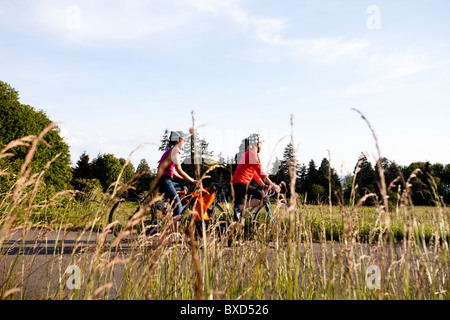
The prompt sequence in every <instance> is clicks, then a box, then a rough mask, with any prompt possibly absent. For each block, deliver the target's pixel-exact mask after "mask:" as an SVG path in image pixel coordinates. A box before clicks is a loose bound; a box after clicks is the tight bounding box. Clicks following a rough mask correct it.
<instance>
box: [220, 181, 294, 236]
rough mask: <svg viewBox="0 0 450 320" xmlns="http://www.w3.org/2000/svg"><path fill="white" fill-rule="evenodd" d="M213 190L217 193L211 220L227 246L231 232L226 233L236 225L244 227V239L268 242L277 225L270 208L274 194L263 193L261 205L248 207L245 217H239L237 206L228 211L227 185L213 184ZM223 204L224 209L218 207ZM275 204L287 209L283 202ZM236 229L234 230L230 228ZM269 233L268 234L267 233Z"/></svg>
mask: <svg viewBox="0 0 450 320" xmlns="http://www.w3.org/2000/svg"><path fill="white" fill-rule="evenodd" d="M213 185H214V186H215V189H216V190H218V191H219V194H218V195H217V194H216V200H215V203H214V206H213V208H212V210H211V211H212V212H211V220H212V221H213V223H214V226H215V228H216V229H218V230H219V232H220V235H221V236H226V237H228V244H230V242H231V239H230V238H233V237H234V236H235V235H233V231H231V232H230V231H228V230H229V229H230V227H237V228H239V227H238V224H240V225H241V226H243V227H244V238H247V239H249V238H255V237H259V238H260V239H262V240H266V241H268V240H270V239H271V237H272V234H271V231H273V230H275V229H274V228H273V227H274V226H275V224H276V223H277V220H276V219H275V217H274V215H273V212H272V209H271V207H273V205H274V202H273V201H272V197H273V196H274V195H275V194H276V193H275V192H272V193H269V194H268V193H267V192H264V197H263V205H262V206H260V207H250V208H248V209H247V210H246V215H245V216H244V217H242V216H241V213H240V210H239V208H238V206H237V205H234V206H233V211H231V210H230V208H229V205H228V201H227V198H228V194H227V192H226V189H227V187H229V186H230V185H229V184H217V183H215V184H213ZM220 203H224V206H223V207H224V208H225V209H224V208H222V206H221V205H220ZM277 204H278V205H280V206H281V207H283V209H285V210H286V209H287V205H286V203H285V202H284V201H277ZM275 209H276V208H275ZM232 229H236V228H232ZM268 231H270V232H268Z"/></svg>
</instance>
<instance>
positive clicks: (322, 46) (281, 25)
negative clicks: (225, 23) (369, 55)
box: [188, 0, 370, 60]
mask: <svg viewBox="0 0 450 320" xmlns="http://www.w3.org/2000/svg"><path fill="white" fill-rule="evenodd" d="M188 3H190V4H191V5H193V6H194V7H196V8H197V9H199V10H201V11H206V12H209V13H214V14H216V15H218V14H224V15H225V16H228V17H230V18H231V19H232V20H233V21H234V22H235V23H237V24H239V25H240V26H241V27H242V28H244V29H245V30H249V31H250V32H253V33H254V34H255V36H256V37H257V38H258V39H259V40H260V41H262V42H264V43H266V44H269V45H271V46H279V47H285V48H287V49H290V50H293V51H294V52H297V53H301V54H308V55H315V56H317V55H320V56H322V57H323V58H326V59H328V60H332V59H336V58H339V57H343V56H357V55H359V54H360V53H361V52H362V50H363V49H365V48H367V47H368V46H369V45H370V42H369V41H368V40H365V39H363V40H358V39H353V40H347V39H344V38H342V37H335V38H310V39H305V38H286V37H284V36H283V34H282V31H284V30H286V29H288V28H289V25H288V19H286V18H266V17H260V16H256V15H250V14H248V13H247V12H246V11H245V10H243V9H242V8H241V6H239V1H231V0H221V1H208V0H189V1H188Z"/></svg>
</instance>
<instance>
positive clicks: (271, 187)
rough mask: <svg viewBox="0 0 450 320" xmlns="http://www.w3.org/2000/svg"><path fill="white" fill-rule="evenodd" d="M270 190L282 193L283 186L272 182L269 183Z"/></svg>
mask: <svg viewBox="0 0 450 320" xmlns="http://www.w3.org/2000/svg"><path fill="white" fill-rule="evenodd" d="M269 190H273V191H275V192H276V193H280V191H281V188H280V186H279V185H277V184H275V183H272V184H270V185H269Z"/></svg>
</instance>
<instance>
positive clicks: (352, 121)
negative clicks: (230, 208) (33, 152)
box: [0, 0, 450, 174]
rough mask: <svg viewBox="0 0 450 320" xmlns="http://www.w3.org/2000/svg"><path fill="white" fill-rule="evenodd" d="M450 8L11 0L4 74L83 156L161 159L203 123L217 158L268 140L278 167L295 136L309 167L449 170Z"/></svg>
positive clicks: (266, 158) (222, 0)
mask: <svg viewBox="0 0 450 320" xmlns="http://www.w3.org/2000/svg"><path fill="white" fill-rule="evenodd" d="M448 12H450V2H449V1H447V0H433V1H411V0H409V1H402V0H396V1H377V0H371V1H363V0H358V1H356V0H341V1H339V0H314V1H312V0H309V1H306V0H305V1H301V0H296V1H294V0H283V1H269V0H148V1H140V0H133V1H116V0H112V1H111V0H108V1H102V0H96V1H84V0H71V1H64V0H62V1H55V0H53V1H43V0H29V1H27V0H15V1H7V0H0V80H1V81H4V82H7V83H9V84H10V85H11V86H12V87H14V88H15V89H16V90H18V91H19V94H20V101H21V102H22V103H23V104H28V105H31V106H33V107H34V108H35V109H39V110H44V111H45V112H46V113H47V115H48V116H49V118H50V119H51V120H53V121H57V122H59V127H60V129H61V135H62V136H64V137H65V139H66V141H67V143H68V144H69V145H70V151H71V158H72V163H76V161H77V160H78V159H79V157H80V155H81V154H82V153H83V152H86V153H87V154H88V155H89V156H90V158H91V159H94V158H95V157H96V156H98V155H99V154H106V153H112V154H114V155H115V156H116V157H123V158H126V159H128V158H129V157H130V160H131V162H132V163H133V164H134V165H135V166H137V164H138V163H139V161H140V160H141V159H143V158H145V159H146V160H147V162H148V163H149V165H150V167H151V168H155V167H156V166H157V161H158V160H159V158H160V157H161V152H160V151H158V146H159V144H160V140H161V138H162V136H163V133H164V130H165V129H168V130H174V131H175V130H182V131H188V130H189V128H190V127H192V126H193V125H194V126H195V127H196V128H197V129H198V132H199V134H200V136H201V137H202V138H204V139H205V140H206V141H207V142H208V143H209V149H210V151H213V152H214V153H213V156H214V157H217V156H218V155H219V154H221V155H222V156H223V157H224V158H227V157H233V156H234V154H235V153H236V152H237V150H238V147H239V144H240V142H241V140H242V139H243V138H245V137H246V136H248V135H249V134H251V133H260V134H262V136H263V138H264V140H265V142H264V145H263V148H262V150H261V153H260V158H261V161H262V164H263V166H264V167H265V168H266V170H270V169H271V164H272V162H273V161H274V160H275V158H276V157H278V158H281V157H282V153H283V150H284V148H285V147H286V145H287V144H288V143H289V142H290V141H293V142H294V146H295V147H296V150H297V157H298V161H299V162H300V163H305V164H307V163H308V162H309V161H310V160H311V159H312V160H314V161H315V162H316V164H317V165H320V162H321V160H322V159H323V158H327V159H330V160H331V165H332V167H333V168H335V169H336V170H337V171H338V173H340V174H346V173H349V172H351V171H352V170H353V168H354V166H355V164H356V162H357V160H358V158H359V156H360V154H361V152H364V153H365V154H367V156H368V159H369V160H370V161H372V163H374V162H375V159H376V158H377V157H378V154H379V153H380V155H381V156H382V157H386V158H388V159H390V160H392V161H395V162H397V163H398V164H400V165H409V164H410V163H412V162H415V161H430V162H431V163H437V162H439V163H444V164H446V163H450V148H449V143H448V141H450V129H449V126H448V121H449V119H450V111H449V110H450V105H449V102H450V20H449V19H448ZM353 109H357V110H359V111H360V112H361V113H362V114H363V115H364V116H365V118H366V119H367V120H368V121H369V123H370V125H371V127H372V128H373V130H374V132H375V136H376V138H377V140H375V139H374V136H373V134H372V131H371V130H370V128H369V126H368V125H367V123H366V122H365V121H364V120H363V119H362V118H361V116H360V115H359V113H358V112H356V111H355V110H353ZM376 141H378V145H379V148H378V149H377V148H376V143H375V142H376ZM136 149H137V150H136Z"/></svg>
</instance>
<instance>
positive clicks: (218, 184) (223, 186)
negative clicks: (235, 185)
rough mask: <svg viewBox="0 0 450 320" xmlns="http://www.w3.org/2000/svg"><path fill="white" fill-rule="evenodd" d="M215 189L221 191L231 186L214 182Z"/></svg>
mask: <svg viewBox="0 0 450 320" xmlns="http://www.w3.org/2000/svg"><path fill="white" fill-rule="evenodd" d="M213 185H214V187H215V188H217V189H220V190H223V189H226V188H228V187H229V186H230V184H229V183H218V182H214V183H213Z"/></svg>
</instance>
